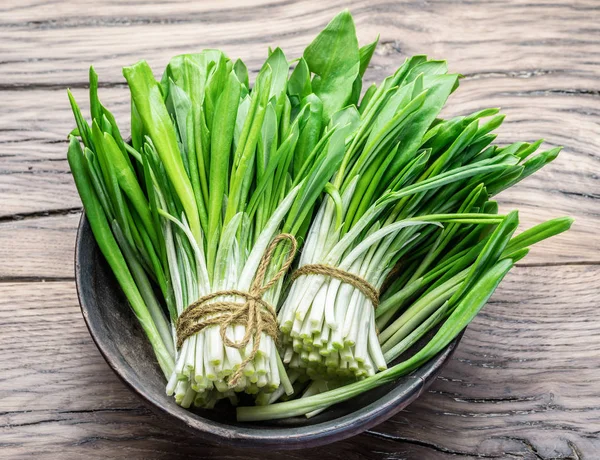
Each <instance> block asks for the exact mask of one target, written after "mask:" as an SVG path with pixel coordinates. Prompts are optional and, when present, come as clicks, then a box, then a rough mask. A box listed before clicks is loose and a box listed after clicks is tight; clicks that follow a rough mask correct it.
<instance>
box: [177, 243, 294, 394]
mask: <svg viewBox="0 0 600 460" xmlns="http://www.w3.org/2000/svg"><path fill="white" fill-rule="evenodd" d="M284 240H288V241H289V242H290V244H291V248H290V250H289V252H288V256H287V258H286V259H285V261H284V263H283V265H282V266H281V268H280V269H279V271H278V272H277V273H275V275H274V276H273V277H272V278H271V279H270V280H269V281H268V282H267V283H266V284H264V285H263V283H264V281H265V276H266V273H267V269H268V268H269V264H270V262H271V259H272V258H273V253H274V252H275V248H276V247H277V245H278V244H279V243H280V242H281V241H284ZM297 247H298V243H297V242H296V239H295V238H294V236H293V235H290V234H289V233H281V234H279V235H277V236H276V237H275V238H273V241H271V244H270V245H269V247H268V248H267V250H266V252H265V253H264V254H263V256H262V258H261V260H260V263H259V264H258V268H257V270H256V275H255V276H254V281H253V282H252V285H251V286H250V289H249V291H248V292H243V291H238V290H235V289H231V290H227V291H218V292H213V293H211V294H208V295H205V296H203V297H200V298H199V299H198V300H196V301H195V302H193V303H191V304H190V305H189V306H188V307H187V308H186V309H185V310H184V312H183V313H182V314H181V315H180V316H179V318H178V319H177V326H176V332H177V348H181V346H182V345H183V342H184V341H185V339H187V338H188V337H190V336H192V335H194V334H196V333H197V332H200V331H201V330H202V329H204V328H205V327H208V326H212V325H220V326H221V328H220V332H221V339H223V343H224V344H225V345H226V346H228V347H233V348H237V349H241V348H244V347H246V345H248V343H249V342H250V338H252V339H253V344H252V351H251V352H250V353H249V354H248V355H247V356H246V357H245V359H244V360H243V361H242V363H241V364H240V366H239V368H238V369H237V370H236V372H235V373H234V374H233V375H232V376H231V378H230V379H229V386H230V387H233V386H235V384H236V383H237V382H238V380H239V379H240V377H241V376H242V375H243V372H244V368H245V367H246V366H247V365H248V363H249V362H251V361H252V360H253V359H254V357H255V356H256V353H257V352H258V348H259V345H260V339H261V334H262V333H263V332H264V333H265V334H267V335H269V336H270V337H272V338H273V340H275V342H277V341H278V335H279V329H278V327H277V314H276V312H275V309H274V308H273V307H272V306H271V305H269V304H268V303H267V302H265V301H264V300H263V299H262V296H263V294H264V293H265V292H267V291H268V290H269V289H270V288H271V287H273V286H274V285H275V283H277V282H278V281H279V279H280V278H281V277H282V276H283V275H285V273H286V272H287V270H288V268H290V265H291V264H292V261H293V260H294V256H295V255H296V250H297ZM222 296H238V297H242V298H243V299H244V302H239V301H238V302H236V301H220V302H213V303H209V302H210V301H211V300H213V299H215V298H217V297H222ZM261 307H262V308H261ZM233 324H242V325H244V326H245V328H246V331H245V333H244V337H243V338H242V340H240V341H239V342H234V341H232V340H230V339H229V337H227V328H228V327H229V326H231V325H233Z"/></svg>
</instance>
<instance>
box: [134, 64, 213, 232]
mask: <svg viewBox="0 0 600 460" xmlns="http://www.w3.org/2000/svg"><path fill="white" fill-rule="evenodd" d="M123 75H124V76H125V79H126V80H127V83H128V84H129V88H130V89H131V95H132V98H133V101H134V103H135V106H136V108H137V110H138V113H139V115H140V118H141V120H142V123H143V125H144V130H145V131H146V132H147V133H148V135H149V136H150V138H151V139H152V142H153V144H154V146H155V148H156V150H157V151H158V154H159V155H160V158H161V160H162V161H163V163H164V165H165V169H166V171H167V174H168V176H169V179H170V180H171V182H172V184H173V187H174V188H175V191H176V193H177V196H178V197H179V200H180V201H181V204H182V206H183V208H184V209H185V213H186V216H187V218H188V222H189V225H190V228H191V230H192V233H193V235H194V237H195V238H196V240H197V242H200V241H202V237H201V232H202V230H201V228H200V218H199V216H198V209H197V207H196V199H195V197H194V191H193V189H192V185H191V183H190V180H189V178H188V176H187V174H186V172H185V168H184V166H183V161H182V160H181V153H180V152H179V148H178V147H177V137H176V135H175V130H174V128H173V123H172V121H171V117H170V116H169V113H168V112H167V108H166V106H165V103H164V101H163V97H162V93H161V89H160V85H159V84H158V83H157V81H156V80H155V79H154V75H152V70H151V69H150V66H149V65H148V64H147V63H146V61H140V62H138V63H137V64H135V65H133V66H131V67H125V68H123Z"/></svg>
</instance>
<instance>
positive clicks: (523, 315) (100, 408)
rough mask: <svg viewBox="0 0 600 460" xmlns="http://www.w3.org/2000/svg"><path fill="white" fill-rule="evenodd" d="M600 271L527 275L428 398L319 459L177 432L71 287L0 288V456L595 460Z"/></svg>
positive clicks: (505, 288) (520, 272)
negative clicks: (116, 367) (91, 330)
mask: <svg viewBox="0 0 600 460" xmlns="http://www.w3.org/2000/svg"><path fill="white" fill-rule="evenodd" d="M599 294H600V267H598V266H567V267H524V268H523V267H522V268H516V269H515V270H514V272H513V273H511V274H510V275H509V276H508V277H507V279H506V280H505V281H504V282H503V284H502V285H501V287H500V288H499V290H498V292H497V293H496V295H495V296H494V297H493V300H492V301H491V302H490V304H489V305H488V306H487V307H486V308H485V309H484V310H483V312H482V313H481V314H480V315H479V316H478V317H477V318H476V319H475V321H474V322H473V324H472V325H471V326H470V327H469V329H468V330H467V333H466V334H465V337H464V339H463V341H462V343H461V345H460V347H459V349H458V351H457V352H456V355H455V357H454V358H453V360H452V362H451V364H450V365H449V366H448V367H447V368H446V369H445V370H444V371H443V373H442V376H441V377H440V378H439V379H438V381H437V382H436V383H435V384H434V386H433V387H432V388H431V390H430V391H429V392H427V394H425V395H423V396H422V397H421V398H420V399H419V400H418V401H417V402H416V403H414V404H413V405H411V406H410V407H409V409H408V410H406V411H404V412H402V413H400V414H399V415H398V416H396V417H395V418H394V419H392V420H390V421H388V422H386V423H384V424H382V425H380V426H378V427H376V428H374V429H373V430H371V432H370V433H366V434H363V435H361V436H358V437H355V438H352V439H351V440H348V441H345V442H342V443H337V444H333V445H331V446H328V447H325V448H320V449H318V450H312V451H311V450H309V451H302V452H291V453H282V452H279V453H278V452H269V453H268V454H267V455H265V453H262V452H255V453H250V454H249V453H245V452H240V451H235V450H234V451H230V450H229V449H222V448H215V447H210V446H204V445H202V444H201V443H200V442H199V441H195V440H194V439H193V438H190V437H189V436H188V435H186V434H184V433H179V432H173V431H172V430H171V429H170V428H169V427H168V424H165V423H164V421H163V420H162V419H160V418H157V417H156V416H154V415H152V414H151V413H150V412H149V411H148V410H147V409H146V408H145V407H144V406H143V405H142V404H141V403H140V401H139V400H138V399H137V397H135V396H134V395H133V394H132V393H131V392H130V391H129V390H128V389H127V388H126V387H125V386H124V385H123V384H122V383H121V382H120V381H119V380H118V379H117V378H116V377H115V376H114V375H113V374H112V372H111V371H110V370H109V369H108V367H107V366H106V364H105V363H104V361H103V360H102V358H101V357H100V355H99V353H98V352H97V350H96V349H95V347H94V345H93V343H92V341H91V338H90V337H89V335H88V332H87V330H86V328H85V326H84V323H83V321H82V320H81V315H80V312H79V308H78V306H77V300H76V296H75V293H74V286H73V283H72V282H52V283H0V323H1V324H2V330H3V334H2V335H1V336H0V375H1V376H2V377H1V379H2V385H1V386H0V445H2V446H3V454H4V455H6V456H8V457H11V458H12V457H13V456H19V455H20V454H22V453H24V452H27V453H29V454H36V455H39V456H41V457H42V458H52V456H53V455H54V454H55V452H56V451H57V450H61V452H63V453H64V455H66V456H67V457H68V458H74V457H77V456H81V455H86V456H87V455H89V456H91V457H92V458H96V457H97V458H111V457H116V456H122V455H123V452H126V453H127V455H129V456H133V457H134V458H173V456H174V455H180V456H181V457H182V458H187V457H190V458H192V457H195V458H198V457H202V458H205V457H206V458H217V459H219V458H223V459H225V458H290V459H300V458H307V457H306V456H307V455H308V456H309V457H308V458H310V456H311V455H319V456H320V457H321V458H347V459H349V460H351V459H358V458H364V457H365V456H368V457H369V458H382V459H383V458H427V459H429V458H432V459H436V458H440V459H447V458H453V457H454V456H456V455H460V456H461V457H465V458H519V459H538V458H594V453H595V452H598V449H600V440H599V439H598V436H597V434H598V432H599V431H600V394H599V393H598V391H597V388H596V386H597V385H596V382H597V374H598V368H599V367H600V339H599V337H600V311H599V310H598V308H597V306H596V303H597V302H596V299H597V298H598V295H599Z"/></svg>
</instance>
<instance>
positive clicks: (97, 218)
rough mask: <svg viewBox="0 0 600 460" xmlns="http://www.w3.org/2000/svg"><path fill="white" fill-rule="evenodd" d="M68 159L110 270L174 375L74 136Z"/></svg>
mask: <svg viewBox="0 0 600 460" xmlns="http://www.w3.org/2000/svg"><path fill="white" fill-rule="evenodd" d="M67 159H68V161H69V166H70V168H71V171H72V172H73V178H74V179H75V185H76V186H77V191H78V192H79V196H80V197H81V201H82V202H83V206H84V208H85V211H86V217H87V219H88V221H89V223H90V226H91V227H92V232H93V233H94V237H95V239H96V242H97V243H98V247H99V248H100V251H101V252H102V254H103V255H104V257H105V259H106V261H107V262H108V264H109V265H110V268H111V269H112V271H113V273H114V275H115V278H116V279H117V281H118V282H119V285H120V286H121V289H123V292H124V293H125V296H126V297H127V300H128V301H129V304H130V305H131V308H132V309H133V312H134V313H135V315H136V317H137V319H138V321H139V322H140V325H141V326H142V328H143V329H144V332H145V333H146V336H147V337H148V340H149V341H150V344H151V345H152V348H153V350H154V353H155V355H156V358H157V360H158V364H159V365H160V368H161V370H162V371H163V373H164V375H165V376H166V377H168V376H170V375H171V373H172V371H173V367H174V361H173V356H172V355H171V353H169V349H168V348H167V346H166V345H165V343H164V342H163V339H162V337H161V334H160V332H159V330H158V329H157V327H156V324H155V323H154V320H153V319H152V315H151V314H150V312H149V311H148V307H147V306H146V304H145V302H144V300H143V298H142V296H141V294H140V291H139V290H138V288H137V286H136V284H135V281H134V280H133V277H132V276H131V272H130V271H129V268H128V267H127V263H126V262H125V259H124V258H123V255H122V253H121V250H120V249H119V246H118V244H117V242H116V240H115V238H114V236H113V234H112V232H111V229H110V225H109V223H108V221H107V220H106V216H105V214H104V211H102V207H101V206H100V202H99V201H98V198H97V197H96V194H95V192H94V190H93V188H92V186H91V184H90V181H89V177H88V175H87V171H86V170H85V167H84V165H83V161H84V159H83V152H82V151H81V147H80V145H79V142H78V141H77V139H76V138H75V137H73V136H71V138H70V143H69V151H68V153H67Z"/></svg>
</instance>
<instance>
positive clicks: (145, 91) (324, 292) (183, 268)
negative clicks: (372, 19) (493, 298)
mask: <svg viewBox="0 0 600 460" xmlns="http://www.w3.org/2000/svg"><path fill="white" fill-rule="evenodd" d="M376 45H377V40H376V41H375V42H373V43H370V44H368V45H366V46H363V47H359V45H358V40H357V38H356V32H355V28H354V23H353V20H352V17H351V15H350V14H349V13H348V12H347V11H344V12H342V13H340V14H339V15H338V16H336V17H335V18H334V19H333V20H332V21H331V23H329V25H328V26H327V27H326V28H325V29H324V30H323V31H322V32H321V33H320V34H319V35H318V36H317V37H316V38H315V40H314V41H313V42H312V43H311V44H310V45H309V46H308V47H307V48H306V50H305V51H304V53H303V56H302V57H300V58H299V59H297V60H296V61H292V62H289V61H288V60H287V58H286V56H285V55H284V53H283V51H282V50H281V49H279V48H277V49H275V50H273V51H269V55H268V58H267V60H266V61H265V63H264V65H263V66H262V67H261V69H260V71H259V72H258V74H257V76H256V78H255V83H254V85H253V86H252V87H251V86H250V84H249V75H248V70H247V68H246V66H245V65H244V64H243V62H242V61H241V60H237V61H235V62H233V61H231V60H230V59H229V58H228V57H227V56H225V55H224V54H223V53H222V52H220V51H217V50H205V51H203V52H201V53H199V54H189V55H181V56H177V57H175V58H173V59H172V60H171V61H170V62H169V64H168V66H167V68H166V70H165V72H164V73H163V76H162V79H161V80H160V81H157V80H156V79H155V78H154V76H153V74H152V71H151V69H150V67H149V66H148V65H147V63H146V62H145V61H141V62H139V63H137V64H135V65H133V66H131V67H126V68H124V69H123V74H124V76H125V79H126V80H127V83H128V85H129V89H130V92H131V141H125V140H124V139H123V136H122V134H121V132H120V130H119V128H118V126H117V124H116V121H115V118H114V116H113V115H112V114H111V112H110V111H108V110H107V109H106V108H105V107H104V106H103V105H102V104H101V102H100V100H99V97H98V78H97V75H96V73H95V72H94V70H93V69H90V108H91V123H88V122H86V121H85V119H84V117H83V115H82V113H81V111H80V109H79V108H78V106H77V104H76V102H75V100H74V98H73V97H72V95H71V93H70V92H69V98H70V101H71V106H72V109H73V112H74V115H75V121H76V124H77V128H76V129H75V130H74V131H73V132H72V133H71V134H72V135H71V137H70V145H69V152H68V159H69V164H70V166H71V170H72V172H73V176H74V178H75V183H76V185H77V189H78V191H79V193H80V196H81V198H82V202H83V204H84V208H85V211H86V215H87V218H88V220H89V222H90V225H91V227H92V230H93V232H94V236H95V238H96V241H97V242H98V245H99V248H100V250H101V251H102V253H103V254H104V256H105V258H106V260H107V262H108V263H109V265H110V266H111V268H112V270H113V272H114V274H115V277H116V278H117V280H118V282H119V284H120V286H121V287H122V289H123V291H124V293H125V295H126V297H127V299H128V301H129V302H130V304H131V306H132V308H133V311H134V312H135V314H136V316H137V318H138V319H139V321H140V323H141V325H142V327H143V329H144V331H145V332H146V334H147V336H148V339H149V341H150V343H151V344H152V347H153V348H154V351H155V354H156V357H157V361H158V364H159V365H160V367H161V369H162V371H163V373H164V374H165V378H166V382H167V383H166V391H167V393H168V394H169V395H174V396H175V399H176V401H177V402H178V403H179V404H181V405H182V406H184V407H189V406H191V405H192V404H195V405H197V406H202V407H208V408H209V407H212V406H214V405H215V404H216V402H217V401H218V400H220V399H223V398H228V399H229V400H230V401H231V402H232V404H237V396H236V393H238V392H245V393H248V394H252V395H255V401H256V403H257V404H258V406H256V407H245V408H240V409H239V410H238V417H239V418H240V419H241V420H264V419H269V418H281V417H287V416H292V415H298V414H305V415H307V416H311V415H314V414H316V413H318V412H319V411H321V410H323V409H325V408H326V407H328V406H330V405H331V404H334V403H336V402H339V401H342V400H345V399H347V398H350V397H352V396H354V395H356V394H358V393H360V392H362V391H366V390H368V389H370V388H373V387H375V386H377V385H380V384H383V383H386V382H389V381H391V380H393V379H395V378H397V377H399V376H401V375H405V374H406V373H408V372H410V371H412V370H414V369H416V368H417V367H419V366H420V365H422V364H423V363H425V362H426V361H427V360H429V359H431V358H432V357H433V356H435V354H436V353H438V352H439V351H440V350H442V349H443V348H444V347H445V346H446V345H447V344H448V343H449V342H450V341H451V340H452V339H453V338H455V337H456V336H457V334H459V333H460V331H462V330H463V329H464V327H465V326H466V325H467V324H468V323H469V321H470V320H471V319H472V318H473V316H474V315H475V314H476V313H477V311H478V310H479V309H480V308H481V307H482V306H483V305H484V304H485V302H486V301H487V299H488V298H489V296H490V295H491V294H492V293H493V292H494V290H495V288H496V286H497V285H498V283H499V282H500V280H501V279H502V278H503V276H504V275H505V274H506V273H507V272H508V270H509V269H510V268H511V267H512V266H513V264H514V263H515V262H516V261H518V260H520V259H521V258H522V257H524V256H525V254H526V253H527V248H528V246H530V245H531V244H534V243H536V242H538V241H541V240H542V239H545V238H547V237H550V236H552V235H555V234H557V233H560V232H561V231H564V230H566V229H567V228H568V227H569V226H570V224H571V220H570V219H567V218H563V219H557V220H554V221H549V222H547V223H544V224H541V225H540V226H538V227H534V228H533V229H530V230H528V231H526V232H524V233H522V234H521V235H519V236H516V237H513V233H514V231H515V229H516V226H517V223H518V218H517V214H516V213H509V214H507V215H498V213H497V209H498V207H497V204H496V203H495V202H494V201H491V200H490V197H491V196H493V195H495V194H497V193H498V192H500V191H502V190H504V189H506V188H507V187H510V186H512V185H514V184H515V183H517V182H518V181H520V180H522V179H523V178H525V177H527V176H528V175H530V174H532V173H533V172H535V171H536V170H538V169H539V168H541V167H542V166H544V165H545V164H547V163H548V162H550V161H552V160H553V159H554V158H556V156H557V154H558V152H559V149H552V150H548V151H545V152H542V153H538V154H534V152H536V150H537V149H538V148H539V147H540V145H541V141H538V142H535V143H533V144H529V143H516V144H512V145H509V146H506V147H499V146H495V145H492V142H493V141H494V140H495V137H496V136H495V135H494V134H492V131H493V130H494V129H496V128H497V127H498V126H499V125H500V124H501V123H502V121H503V118H504V117H503V116H502V115H498V110H497V109H487V110H483V111H480V112H477V113H474V114H471V115H468V116H460V117H456V118H452V119H449V120H445V119H442V118H440V112H441V110H442V108H443V106H444V105H445V103H446V101H447V99H448V97H449V96H450V94H451V93H452V92H453V91H454V90H456V88H457V87H458V80H459V76H458V75H454V74H448V73H447V66H446V63H445V62H443V61H435V60H428V59H427V58H426V57H425V56H415V57H412V58H409V59H407V60H406V62H405V63H404V64H403V65H402V66H401V67H400V68H399V69H398V70H397V71H396V72H395V73H394V74H393V75H391V76H389V77H387V78H386V79H385V80H384V81H383V82H382V83H381V85H379V86H376V85H372V86H370V87H369V88H368V89H367V90H366V91H365V92H364V94H363V95H362V97H361V94H362V93H363V91H362V86H363V76H364V73H365V71H366V69H367V67H368V65H369V62H370V60H371V57H372V56H373V53H374V51H375V48H376ZM292 63H295V66H294V68H293V70H292V71H291V72H290V66H291V65H292ZM297 244H303V246H302V247H301V248H300V255H299V257H298V261H297V263H296V270H289V268H290V265H291V263H292V260H293V258H294V255H295V254H296V249H297ZM289 272H292V273H291V274H290V273H289ZM286 274H287V275H288V276H287V278H286V276H285V275H286ZM286 279H287V280H288V282H286ZM440 324H441V326H440ZM438 326H439V330H438V331H437V333H435V335H434V336H433V338H432V339H431V340H429V341H428V342H427V344H426V345H425V346H423V347H421V348H420V350H418V351H417V352H416V353H413V355H412V356H411V357H410V358H409V359H408V360H404V361H402V362H400V363H399V364H395V365H391V364H392V363H393V361H394V360H396V359H397V358H398V357H400V356H401V355H403V354H404V353H405V352H407V350H409V349H411V347H413V345H414V344H416V343H417V342H419V340H420V339H424V338H426V337H428V335H427V334H429V335H431V334H433V333H434V329H435V328H436V327H438ZM388 365H391V367H389V368H388ZM380 371H381V372H380ZM378 372H379V373H378ZM288 374H289V375H288ZM292 398H297V399H294V400H293V401H287V402H277V401H279V400H280V399H292ZM274 403H275V404H274Z"/></svg>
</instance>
